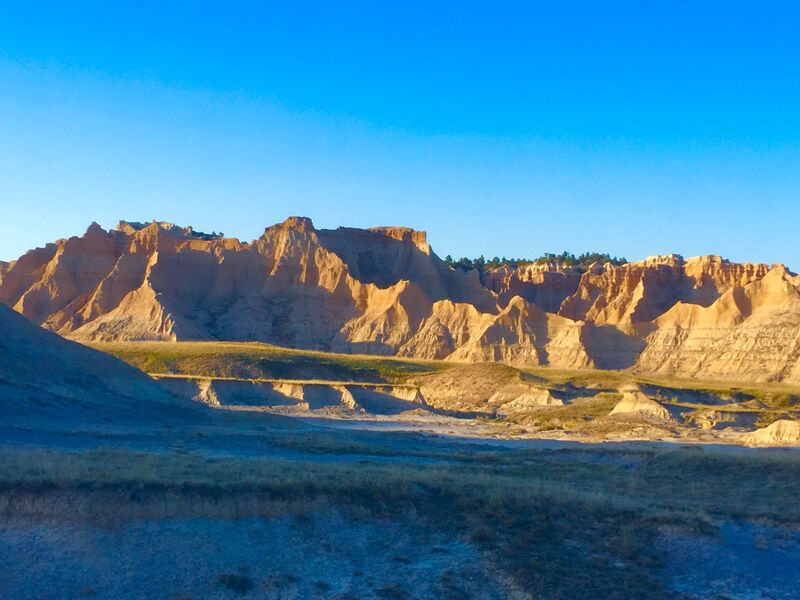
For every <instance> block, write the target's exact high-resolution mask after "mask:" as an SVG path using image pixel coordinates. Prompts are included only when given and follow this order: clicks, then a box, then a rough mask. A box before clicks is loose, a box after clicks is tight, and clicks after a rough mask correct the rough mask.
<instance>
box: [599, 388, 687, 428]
mask: <svg viewBox="0 0 800 600" xmlns="http://www.w3.org/2000/svg"><path fill="white" fill-rule="evenodd" d="M613 415H623V416H626V415H635V416H639V417H649V418H653V419H658V420H661V421H677V420H678V419H677V415H676V412H675V411H673V410H670V409H669V408H668V407H667V406H665V405H664V404H662V403H661V402H659V401H657V400H653V399H652V398H648V397H647V396H646V395H645V394H644V393H643V392H641V391H640V390H638V389H635V390H625V391H624V392H623V394H622V400H620V401H619V402H617V404H616V405H615V406H614V408H613V409H612V410H611V413H609V416H613Z"/></svg>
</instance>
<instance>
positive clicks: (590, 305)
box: [0, 217, 800, 381]
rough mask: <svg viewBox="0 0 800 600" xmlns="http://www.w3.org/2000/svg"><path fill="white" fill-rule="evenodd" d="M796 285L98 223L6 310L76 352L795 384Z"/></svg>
mask: <svg viewBox="0 0 800 600" xmlns="http://www.w3.org/2000/svg"><path fill="white" fill-rule="evenodd" d="M799 289H800V279H799V278H798V277H797V276H795V275H793V274H792V273H790V272H789V271H788V270H787V269H786V268H784V267H782V266H772V267H770V266H767V265H763V264H737V263H731V262H729V261H726V260H724V259H722V258H720V257H718V256H705V257H698V258H690V259H683V258H682V257H680V256H677V255H669V256H659V257H652V258H648V259H645V260H642V261H638V262H633V263H628V264H623V265H619V266H615V265H613V264H611V263H606V264H601V263H594V264H592V265H589V266H588V267H580V268H579V267H569V266H566V265H564V264H562V263H560V262H558V261H552V262H547V263H542V264H532V265H528V266H525V267H520V268H517V269H510V268H505V267H504V268H500V269H495V270H491V271H487V272H484V273H482V274H481V273H479V272H478V271H476V270H473V271H469V272H463V271H461V270H457V269H453V268H451V267H449V266H448V265H447V264H446V263H445V262H443V261H442V260H440V259H439V258H438V257H437V256H436V254H435V253H434V252H433V251H432V249H431V247H430V245H429V244H428V242H427V238H426V235H425V233H424V232H420V231H414V230H411V229H408V228H402V227H379V228H374V229H366V230H365V229H352V228H339V229H336V230H318V229H316V228H315V227H314V225H313V223H312V222H311V221H310V220H309V219H307V218H303V217H291V218H289V219H287V220H286V221H285V222H283V223H280V224H278V225H274V226H272V227H268V228H267V229H266V230H265V231H264V234H263V235H262V236H261V237H259V238H258V239H256V240H254V241H252V242H249V243H245V242H241V241H239V240H237V239H233V238H225V237H222V236H221V235H216V234H211V235H208V234H203V233H199V232H196V231H194V230H192V229H191V228H188V227H187V228H182V227H178V226H175V225H172V224H169V223H160V222H152V223H148V224H139V223H127V222H121V223H120V224H119V226H118V227H117V228H116V229H113V230H110V231H105V230H103V229H102V228H101V227H99V226H98V225H97V224H92V225H91V226H90V227H89V229H88V230H87V231H86V233H85V234H84V235H83V236H80V237H73V238H70V239H67V240H59V241H57V242H55V243H53V244H48V245H47V246H45V247H44V248H38V249H36V250H32V251H30V252H28V253H27V254H25V255H24V256H22V257H21V258H19V259H18V260H17V261H16V262H13V263H0V302H4V303H6V304H8V305H10V306H12V307H13V308H14V309H15V310H17V311H19V312H21V313H22V314H24V315H25V316H27V317H28V318H29V319H31V320H33V321H34V322H36V323H38V324H40V325H42V326H44V327H45V328H47V329H50V330H53V331H56V332H58V333H60V334H62V335H65V336H69V337H72V338H74V339H77V340H84V341H89V340H103V341H115V340H190V339H220V340H257V341H264V342H269V343H274V344H279V345H285V346H291V347H299V348H310V349H320V350H332V351H340V352H355V353H359V352H361V353H371V354H386V355H399V356H407V357H415V358H426V359H449V360H458V361H469V362H477V361H503V362H508V363H514V364H521V365H531V366H533V365H549V366H557V367H562V368H584V367H595V368H609V369H624V368H635V369H638V370H640V371H643V372H659V373H671V374H679V375H683V376H695V375H696V376H702V377H709V378H734V379H742V380H747V379H750V380H753V379H758V380H786V381H800V292H799V291H798V290H799Z"/></svg>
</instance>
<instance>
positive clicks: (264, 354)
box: [91, 342, 448, 383]
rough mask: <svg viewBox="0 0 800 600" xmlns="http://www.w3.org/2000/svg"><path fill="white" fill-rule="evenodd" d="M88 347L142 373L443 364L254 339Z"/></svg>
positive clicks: (301, 372) (399, 375)
mask: <svg viewBox="0 0 800 600" xmlns="http://www.w3.org/2000/svg"><path fill="white" fill-rule="evenodd" d="M91 346H92V347H93V348H96V349H98V350H102V351H103V352H108V353H110V354H113V355H114V356H116V357H118V358H121V359H122V360H124V361H126V362H128V363H130V364H132V365H133V366H135V367H138V368H139V369H141V370H143V371H145V372H148V373H172V374H183V375H200V376H206V377H235V378H255V379H290V380H298V379H307V380H308V379H313V380H321V381H358V382H365V383H403V382H404V381H405V380H406V379H408V378H409V377H411V376H414V375H420V374H424V373H433V372H436V371H437V370H439V369H443V368H447V366H448V365H447V363H442V362H441V361H419V360H407V359H400V358H394V357H392V358H384V357H380V356H367V355H352V354H335V353H330V352H316V351H313V350H295V349H291V348H281V347H279V346H271V345H269V344H262V343H257V342H114V343H94V344H91Z"/></svg>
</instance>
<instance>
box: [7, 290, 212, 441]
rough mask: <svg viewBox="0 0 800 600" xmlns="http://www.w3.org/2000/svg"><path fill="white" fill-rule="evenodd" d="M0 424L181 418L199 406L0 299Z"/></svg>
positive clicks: (73, 424) (195, 413) (70, 425)
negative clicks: (47, 328)
mask: <svg viewBox="0 0 800 600" xmlns="http://www.w3.org/2000/svg"><path fill="white" fill-rule="evenodd" d="M0 409H1V410H0V425H12V426H17V427H24V428H31V427H33V426H34V424H36V425H37V426H41V425H42V424H44V423H46V422H48V421H50V422H54V423H57V424H58V427H59V428H62V429H66V430H69V429H72V428H81V427H83V426H86V425H90V424H98V423H99V424H101V425H102V426H104V427H105V426H108V425H115V424H130V423H134V422H136V423H147V424H148V425H157V424H159V423H162V424H163V423H166V422H170V423H174V422H183V421H186V420H187V419H191V418H193V417H197V416H198V414H199V413H200V412H201V411H200V410H199V409H198V408H197V407H196V405H192V404H190V403H188V402H185V401H182V400H179V399H178V398H176V397H173V396H171V395H170V394H168V393H167V392H166V391H165V390H164V389H163V388H162V387H161V386H160V385H158V384H157V383H156V382H155V381H153V380H152V379H150V378H149V377H148V376H146V375H145V374H143V373H142V372H141V371H139V370H138V369H134V368H132V367H130V366H129V365H127V364H125V363H124V362H122V361H121V360H118V359H116V358H114V357H113V356H110V355H108V354H105V353H103V352H98V351H96V350H93V349H91V348H86V347H85V346H82V345H80V344H76V343H75V342H71V341H69V340H65V339H63V338H61V337H59V336H58V335H55V334H53V333H51V332H49V331H45V330H43V329H41V328H40V327H37V326H36V325H35V324H33V323H31V322H29V321H28V320H27V319H25V318H24V317H22V316H21V315H18V314H16V313H15V312H14V311H12V310H10V309H9V308H8V307H6V306H4V305H2V304H0Z"/></svg>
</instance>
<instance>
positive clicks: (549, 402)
mask: <svg viewBox="0 0 800 600" xmlns="http://www.w3.org/2000/svg"><path fill="white" fill-rule="evenodd" d="M489 404H493V405H498V406H499V408H498V412H499V413H501V414H508V413H512V412H519V411H525V410H531V409H534V408H539V407H541V406H563V405H564V402H563V401H562V400H560V399H558V398H556V397H554V396H553V394H552V393H551V392H550V390H548V389H547V388H536V387H531V386H525V385H508V386H504V387H502V388H500V389H499V390H497V392H495V393H494V394H493V395H492V397H491V398H489Z"/></svg>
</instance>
